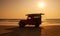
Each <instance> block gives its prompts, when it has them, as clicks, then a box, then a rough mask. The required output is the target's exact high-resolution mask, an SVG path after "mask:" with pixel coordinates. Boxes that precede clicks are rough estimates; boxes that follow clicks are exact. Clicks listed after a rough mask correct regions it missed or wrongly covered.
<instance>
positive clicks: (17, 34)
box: [0, 27, 42, 36]
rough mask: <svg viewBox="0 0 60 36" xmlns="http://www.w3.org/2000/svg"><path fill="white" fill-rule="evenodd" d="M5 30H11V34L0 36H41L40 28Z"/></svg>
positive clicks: (1, 35) (0, 35)
mask: <svg viewBox="0 0 60 36" xmlns="http://www.w3.org/2000/svg"><path fill="white" fill-rule="evenodd" d="M6 30H12V31H11V32H8V33H4V34H0V36H41V31H42V28H41V27H37V28H34V27H24V28H22V27H20V28H19V27H16V28H8V29H6Z"/></svg>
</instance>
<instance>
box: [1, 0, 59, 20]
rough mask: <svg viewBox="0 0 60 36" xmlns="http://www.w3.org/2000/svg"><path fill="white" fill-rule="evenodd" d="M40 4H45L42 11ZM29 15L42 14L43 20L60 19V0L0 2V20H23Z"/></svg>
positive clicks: (9, 0) (11, 0)
mask: <svg viewBox="0 0 60 36" xmlns="http://www.w3.org/2000/svg"><path fill="white" fill-rule="evenodd" d="M40 2H44V4H45V6H44V7H43V8H42V9H41V7H39V5H38V4H39V3H40ZM31 13H44V14H45V15H43V18H45V19H60V0H0V19H1V18H2V19H21V18H23V19H24V18H26V16H25V15H26V14H31Z"/></svg>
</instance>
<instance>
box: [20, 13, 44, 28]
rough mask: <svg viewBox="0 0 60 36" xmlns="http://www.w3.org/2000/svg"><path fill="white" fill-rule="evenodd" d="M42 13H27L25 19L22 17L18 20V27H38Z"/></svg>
mask: <svg viewBox="0 0 60 36" xmlns="http://www.w3.org/2000/svg"><path fill="white" fill-rule="evenodd" d="M42 15H44V14H43V13H40V14H27V15H26V16H28V17H27V19H23V20H21V21H19V27H24V26H25V25H27V24H29V25H35V27H39V25H40V24H41V17H42Z"/></svg>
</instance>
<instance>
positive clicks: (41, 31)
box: [0, 22, 60, 36]
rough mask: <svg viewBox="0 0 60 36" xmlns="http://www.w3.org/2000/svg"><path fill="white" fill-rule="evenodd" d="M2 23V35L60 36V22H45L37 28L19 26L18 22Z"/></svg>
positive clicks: (0, 27)
mask: <svg viewBox="0 0 60 36" xmlns="http://www.w3.org/2000/svg"><path fill="white" fill-rule="evenodd" d="M0 24H1V25H0V36H60V23H43V25H41V26H40V27H37V28H35V27H24V28H19V25H18V22H15V23H13V22H8V23H7V22H4V23H2V22H1V23H0ZM3 24H6V25H3ZM7 24H9V25H7ZM45 24H46V25H45ZM47 24H48V25H47ZM52 24H53V25H52ZM55 24H56V25H55Z"/></svg>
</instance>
